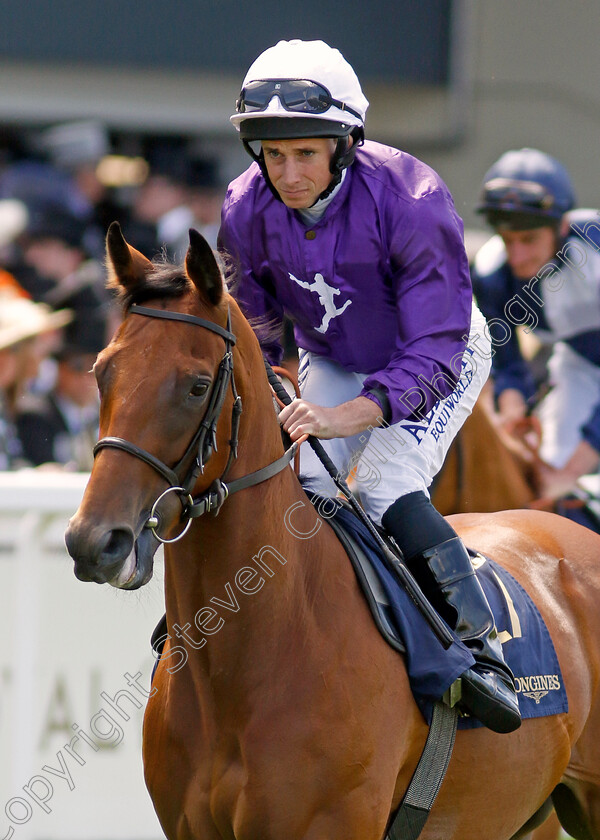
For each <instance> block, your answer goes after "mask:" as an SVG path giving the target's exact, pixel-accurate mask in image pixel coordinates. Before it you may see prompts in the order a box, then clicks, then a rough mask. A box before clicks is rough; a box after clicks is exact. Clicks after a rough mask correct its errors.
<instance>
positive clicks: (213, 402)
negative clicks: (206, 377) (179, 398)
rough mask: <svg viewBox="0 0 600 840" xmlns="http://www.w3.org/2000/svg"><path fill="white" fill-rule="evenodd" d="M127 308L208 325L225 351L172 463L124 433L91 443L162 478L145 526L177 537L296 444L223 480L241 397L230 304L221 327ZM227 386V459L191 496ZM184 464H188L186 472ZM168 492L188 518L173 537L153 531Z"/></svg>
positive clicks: (285, 460) (233, 448)
mask: <svg viewBox="0 0 600 840" xmlns="http://www.w3.org/2000/svg"><path fill="white" fill-rule="evenodd" d="M129 311H130V313H131V314H133V315H144V316H146V317H148V318H164V319H165V320H168V321H184V322H185V323H188V324H194V325H195V326H198V327H203V328H204V329H206V330H210V331H211V332H214V333H216V334H217V335H220V336H221V338H223V339H224V341H225V354H224V355H223V358H222V359H221V362H220V363H219V369H218V371H217V376H216V378H215V382H214V385H213V388H212V391H211V394H210V399H209V403H208V408H207V409H206V412H205V414H204V417H203V418H202V421H201V423H200V426H199V427H198V430H197V431H196V433H195V434H194V436H193V438H192V440H191V441H190V444H189V446H188V447H187V449H186V451H185V453H184V455H183V456H182V457H181V458H180V460H179V461H178V462H177V464H176V465H175V466H174V467H169V466H167V465H166V464H165V463H163V461H161V460H160V459H159V458H157V457H156V456H155V455H152V454H151V453H150V452H147V451H146V450H145V449H142V448H141V447H139V446H137V445H136V444H135V443H131V442H130V441H128V440H125V439H124V438H120V437H110V436H109V437H104V438H101V439H100V440H99V441H98V443H97V444H96V445H95V446H94V457H96V455H97V454H98V453H99V452H100V451H101V450H102V449H107V448H111V449H121V450H123V451H124V452H128V453H129V454H130V455H133V456H134V457H136V458H138V459H140V460H141V461H144V462H145V463H146V464H148V465H149V466H151V467H152V468H153V469H154V470H155V471H156V472H158V473H159V474H160V475H161V476H162V477H163V478H164V479H165V481H166V482H167V484H168V485H169V487H168V488H167V490H165V491H164V492H163V493H161V495H160V496H159V497H158V499H156V501H155V502H154V504H153V505H152V510H151V512H150V515H149V517H148V520H147V522H146V526H145V527H146V528H149V529H150V530H151V531H152V532H153V534H154V536H155V537H156V539H157V540H159V542H163V543H169V542H176V541H177V540H180V539H181V538H182V537H183V535H184V534H185V533H186V532H187V530H188V528H189V527H190V525H191V524H192V519H195V518H196V517H198V516H202V514H204V513H209V512H210V513H213V514H217V513H218V512H219V510H220V508H221V505H222V504H223V502H224V501H225V500H226V499H227V497H228V496H229V495H231V494H232V493H235V492H237V491H238V490H243V489H244V488H245V487H251V486H252V485H253V484H258V483H260V482H261V481H265V480H266V479H267V478H271V476H273V475H276V474H277V473H278V472H280V471H281V470H282V469H283V468H284V467H285V466H287V464H289V462H290V460H291V459H292V458H293V457H294V454H295V452H296V445H295V444H294V445H292V446H291V447H290V448H289V449H288V450H287V451H286V452H285V453H284V455H283V456H282V457H281V458H279V459H278V460H277V461H275V462H273V463H272V464H269V465H268V466H266V467H263V468H262V469H260V470H257V471H256V472H253V473H250V474H248V475H246V476H244V477H243V478H239V479H235V480H233V481H231V482H229V483H228V484H226V483H225V481H224V479H225V477H226V475H227V473H228V471H229V469H230V467H231V465H232V463H233V462H234V460H235V459H236V458H237V452H238V429H239V422H240V416H241V413H242V400H241V398H240V396H239V394H238V393H237V390H236V387H235V378H234V375H233V347H234V345H235V343H236V337H235V335H234V333H233V332H231V313H230V311H229V309H228V310H227V329H224V328H223V327H220V326H219V325H218V324H214V323H213V322H212V321H207V320H205V319H204V318H198V317H196V316H195V315H188V314H187V313H184V312H172V311H170V310H167V309H151V308H150V307H147V306H138V305H137V304H135V303H134V304H132V306H131V308H130V310H129ZM230 386H231V392H232V394H233V407H232V411H231V438H230V440H229V457H228V459H227V464H226V466H225V469H224V470H223V473H222V474H221V477H220V478H217V479H216V480H215V482H214V483H213V484H212V485H211V487H210V488H209V489H208V490H207V491H206V492H205V493H203V494H201V495H200V496H199V497H198V498H196V499H193V498H192V496H191V492H192V490H193V488H194V485H195V483H196V480H197V478H198V476H199V475H201V474H202V473H203V472H204V467H205V465H206V463H207V462H208V460H209V458H210V456H211V455H212V453H213V452H216V451H217V424H218V421H219V417H220V415H221V411H222V408H223V403H224V402H225V396H226V394H227V389H228V388H229V387H230ZM186 464H189V467H188V468H187V472H186ZM170 492H174V493H177V494H178V496H179V499H180V501H181V504H182V507H183V511H182V519H187V520H188V521H187V524H186V526H185V529H184V530H183V531H182V532H181V533H180V534H178V535H177V536H176V537H174V538H173V539H170V540H165V539H163V538H162V537H160V536H159V535H158V534H157V532H156V530H157V528H158V525H159V520H158V517H157V516H156V508H157V506H158V504H159V502H160V501H161V499H162V498H163V497H164V496H166V495H167V493H170Z"/></svg>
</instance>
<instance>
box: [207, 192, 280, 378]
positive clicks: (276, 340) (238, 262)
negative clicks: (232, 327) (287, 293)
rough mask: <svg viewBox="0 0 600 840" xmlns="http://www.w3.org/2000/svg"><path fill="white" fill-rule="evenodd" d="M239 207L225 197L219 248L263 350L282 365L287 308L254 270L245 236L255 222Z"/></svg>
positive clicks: (236, 292)
mask: <svg viewBox="0 0 600 840" xmlns="http://www.w3.org/2000/svg"><path fill="white" fill-rule="evenodd" d="M241 215H242V214H241V213H240V210H239V206H236V205H235V202H233V201H231V200H230V196H229V194H228V195H227V196H226V198H225V202H224V204H223V209H222V211H221V228H220V230H219V236H218V244H217V247H218V250H219V253H220V254H221V256H222V257H223V259H224V260H225V264H226V266H227V277H228V282H229V287H230V289H229V290H230V292H231V294H232V295H233V297H234V298H235V299H236V301H237V302H238V304H239V305H240V307H241V309H242V311H243V312H244V315H245V316H246V317H247V318H248V320H249V321H250V323H251V325H252V327H253V329H254V331H255V332H256V335H257V337H258V340H259V342H260V345H261V348H262V351H263V353H264V355H265V356H266V358H267V360H268V361H269V362H270V364H272V365H278V364H280V362H281V360H282V358H283V348H282V345H281V335H282V325H283V311H282V309H281V307H280V305H279V304H278V303H277V301H276V300H275V297H274V296H273V295H272V294H271V293H270V292H269V290H268V289H267V288H265V287H264V286H263V285H261V284H260V283H259V282H258V280H257V278H256V277H255V275H254V272H253V271H252V270H251V269H250V267H249V266H250V264H251V260H250V257H249V256H248V253H247V248H248V244H249V243H248V241H247V240H245V238H244V237H243V236H242V235H241V231H244V230H247V231H248V236H249V235H250V230H251V225H250V224H249V223H247V222H244V220H243V218H240V217H241Z"/></svg>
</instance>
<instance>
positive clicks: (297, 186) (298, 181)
mask: <svg viewBox="0 0 600 840" xmlns="http://www.w3.org/2000/svg"><path fill="white" fill-rule="evenodd" d="M262 148H263V151H264V155H265V165H266V167H267V172H268V174H269V178H270V179H271V183H272V184H273V186H274V187H275V189H276V190H277V193H278V194H279V197H280V198H281V200H282V201H283V203H284V204H285V205H286V206H287V207H291V208H292V209H294V210H299V209H305V208H307V207H312V205H313V204H314V203H315V201H316V200H317V198H318V197H319V196H320V195H321V193H322V192H323V191H324V190H326V189H327V187H328V186H329V183H330V181H331V179H332V177H333V176H332V174H331V171H330V169H329V164H330V163H331V158H332V156H333V153H334V151H335V140H333V139H330V138H328V137H315V138H311V139H299V140H263V142H262Z"/></svg>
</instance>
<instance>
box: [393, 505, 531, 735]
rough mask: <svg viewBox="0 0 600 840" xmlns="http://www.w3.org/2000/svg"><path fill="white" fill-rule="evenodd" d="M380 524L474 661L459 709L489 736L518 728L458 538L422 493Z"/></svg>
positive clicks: (483, 604) (498, 651) (509, 686)
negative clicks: (401, 552) (407, 514)
mask: <svg viewBox="0 0 600 840" xmlns="http://www.w3.org/2000/svg"><path fill="white" fill-rule="evenodd" d="M407 510H410V512H411V516H410V517H409V519H408V520H407V518H406V515H405V514H406V513H407ZM417 513H418V516H417ZM399 514H400V515H399ZM411 521H412V522H413V523H415V524H414V527H412V528H411V526H410V524H409V523H410V522H411ZM383 526H384V528H385V529H386V530H387V531H388V533H389V534H390V535H391V536H392V537H394V539H395V541H396V542H397V543H398V545H399V547H400V548H401V549H402V551H403V552H404V555H405V557H406V560H407V565H408V567H409V568H410V570H411V571H412V573H413V574H414V575H415V577H416V579H417V582H418V583H419V585H420V586H422V587H423V589H424V591H425V593H426V594H427V596H428V597H429V598H430V600H431V602H432V604H433V606H434V607H435V608H436V609H437V610H438V612H439V613H440V614H441V615H442V617H443V618H444V620H445V621H447V623H448V624H449V625H450V626H451V627H452V628H453V629H454V631H455V632H456V634H457V636H458V637H459V639H460V640H461V641H462V642H463V643H464V644H465V645H466V647H468V648H469V650H470V651H471V652H472V654H473V656H474V657H475V660H476V661H475V664H474V665H473V666H472V667H471V668H470V669H469V670H468V671H466V672H465V673H464V674H463V675H462V677H461V683H462V699H461V701H460V704H459V707H460V708H461V709H463V711H466V712H468V713H469V714H471V715H473V717H476V718H477V719H478V720H480V721H481V722H482V723H483V724H484V725H485V726H487V727H488V728H489V729H491V730H493V731H494V732H512V731H513V730H515V729H518V727H519V726H520V725H521V715H520V713H519V704H518V701H517V696H516V691H515V684H514V677H513V674H512V672H511V670H510V668H509V667H508V665H507V664H506V663H505V661H504V655H503V653H502V645H501V644H500V642H499V640H498V634H497V631H496V627H495V623H494V617H493V615H492V611H491V609H490V606H489V604H488V601H487V598H486V597H485V594H484V591H483V589H482V588H481V584H480V582H479V580H478V578H477V576H476V574H475V572H474V570H473V566H472V564H471V560H470V557H469V555H468V552H467V550H466V548H465V546H464V545H463V542H462V540H461V539H460V537H459V536H458V535H457V534H456V532H455V531H454V530H453V529H452V528H451V527H450V525H449V524H448V523H447V522H446V520H445V519H444V518H443V517H442V516H441V515H440V514H439V513H438V512H437V511H436V510H435V508H434V507H433V505H432V504H431V502H430V501H429V499H427V497H426V496H425V494H424V493H411V494H408V496H405V497H401V498H400V499H398V500H397V501H396V502H395V503H394V504H393V505H392V506H391V507H390V508H388V510H387V511H386V513H385V514H384V516H383ZM436 538H437V539H436ZM419 543H421V544H424V545H423V547H420V546H419ZM418 546H419V547H418ZM425 546H426V547H425ZM417 547H418V548H417ZM407 549H408V550H407ZM415 549H416V550H415ZM432 587H433V589H432ZM440 596H441V597H440Z"/></svg>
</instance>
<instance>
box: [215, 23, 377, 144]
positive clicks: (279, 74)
mask: <svg viewBox="0 0 600 840" xmlns="http://www.w3.org/2000/svg"><path fill="white" fill-rule="evenodd" d="M368 107H369V103H368V100H367V99H366V97H365V95H364V94H363V92H362V89H361V86H360V82H359V81H358V78H357V76H356V73H355V72H354V70H353V69H352V67H351V66H350V64H348V62H347V61H346V59H345V58H344V57H343V55H342V54H341V53H340V51H339V50H337V49H334V48H333V47H330V46H328V45H327V44H326V43H325V42H324V41H301V40H298V39H295V40H293V41H279V43H278V44H276V45H275V46H274V47H269V49H267V50H265V51H264V52H263V53H262V54H261V55H260V56H259V57H258V58H257V59H256V61H254V63H253V64H252V65H251V67H250V69H249V70H248V72H247V73H246V76H245V78H244V82H243V84H242V90H241V92H240V96H239V98H238V100H237V102H236V113H235V114H233V115H232V116H231V117H230V120H231V122H232V123H233V125H234V126H235V127H236V129H237V130H238V131H239V132H240V137H241V139H242V140H246V141H252V140H273V139H283V138H298V137H344V136H347V135H348V134H350V132H352V130H353V129H356V128H358V129H359V130H360V132H361V134H362V128H363V125H364V120H365V114H366V111H367V108H368Z"/></svg>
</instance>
